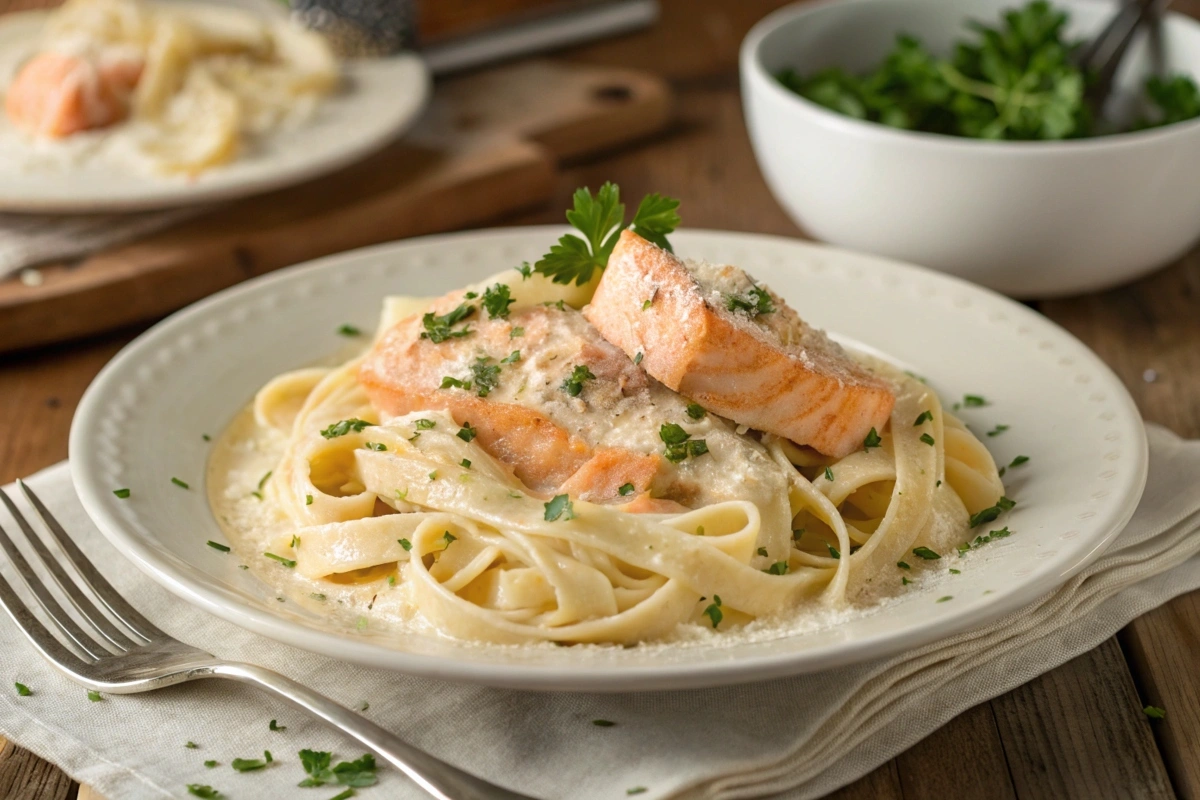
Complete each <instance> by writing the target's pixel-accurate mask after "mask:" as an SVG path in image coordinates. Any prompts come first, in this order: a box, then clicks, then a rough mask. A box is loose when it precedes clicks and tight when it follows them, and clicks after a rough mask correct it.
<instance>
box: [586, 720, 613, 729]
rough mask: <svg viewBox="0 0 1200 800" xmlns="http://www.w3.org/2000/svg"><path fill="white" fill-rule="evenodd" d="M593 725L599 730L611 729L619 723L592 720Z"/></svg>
mask: <svg viewBox="0 0 1200 800" xmlns="http://www.w3.org/2000/svg"><path fill="white" fill-rule="evenodd" d="M592 724H593V725H595V726H596V727H597V728H611V727H612V726H614V725H616V724H617V723H615V722H612V721H610V720H607V719H594V720H592Z"/></svg>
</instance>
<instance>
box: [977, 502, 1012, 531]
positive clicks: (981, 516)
mask: <svg viewBox="0 0 1200 800" xmlns="http://www.w3.org/2000/svg"><path fill="white" fill-rule="evenodd" d="M1016 504H1017V503H1016V501H1015V500H1009V499H1008V498H1007V497H1003V496H1002V497H1001V498H1000V499H999V500H997V501H996V505H994V506H989V507H988V508H985V509H983V510H981V511H979V512H977V513H975V514H972V515H971V520H970V524H971V527H972V528H978V527H979V526H980V525H983V524H984V523H987V522H994V521H995V520H996V518H997V517H999V516H1000V515H1001V514H1003V513H1004V512H1005V511H1008V510H1009V509H1011V508H1012V507H1013V506H1015V505H1016Z"/></svg>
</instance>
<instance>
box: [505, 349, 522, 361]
mask: <svg viewBox="0 0 1200 800" xmlns="http://www.w3.org/2000/svg"><path fill="white" fill-rule="evenodd" d="M520 360H521V351H520V350H513V351H512V352H511V353H509V354H508V355H506V356H505V357H504V358H502V359H500V363H501V364H515V363H517V362H518V361H520Z"/></svg>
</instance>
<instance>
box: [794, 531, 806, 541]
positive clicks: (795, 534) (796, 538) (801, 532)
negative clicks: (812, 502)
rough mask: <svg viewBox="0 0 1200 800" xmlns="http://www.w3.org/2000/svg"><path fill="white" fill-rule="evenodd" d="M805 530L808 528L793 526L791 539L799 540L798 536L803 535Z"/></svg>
mask: <svg viewBox="0 0 1200 800" xmlns="http://www.w3.org/2000/svg"><path fill="white" fill-rule="evenodd" d="M806 530H808V529H807V528H793V529H792V541H793V542H799V541H800V537H802V536H804V531H806Z"/></svg>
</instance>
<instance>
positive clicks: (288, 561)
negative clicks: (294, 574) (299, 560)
mask: <svg viewBox="0 0 1200 800" xmlns="http://www.w3.org/2000/svg"><path fill="white" fill-rule="evenodd" d="M263 555H264V556H266V557H267V558H269V559H272V560H273V561H278V562H279V563H280V564H283V565H284V566H285V567H287V568H288V569H291V568H292V567H294V566H296V562H295V561H293V560H292V559H290V558H284V557H283V556H277V555H275V554H274V553H263Z"/></svg>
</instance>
